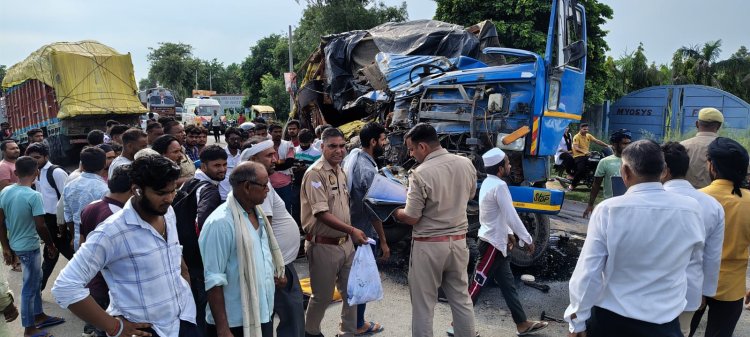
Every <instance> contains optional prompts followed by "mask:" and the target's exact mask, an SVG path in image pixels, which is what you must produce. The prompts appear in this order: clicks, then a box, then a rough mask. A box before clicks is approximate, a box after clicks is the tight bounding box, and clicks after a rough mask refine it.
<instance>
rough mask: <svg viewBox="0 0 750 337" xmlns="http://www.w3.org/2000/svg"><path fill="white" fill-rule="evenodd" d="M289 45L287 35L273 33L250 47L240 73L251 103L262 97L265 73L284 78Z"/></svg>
mask: <svg viewBox="0 0 750 337" xmlns="http://www.w3.org/2000/svg"><path fill="white" fill-rule="evenodd" d="M287 46H288V40H287V39H286V38H285V37H282V36H281V35H279V34H271V35H269V36H266V37H264V38H262V39H260V40H258V42H257V43H256V44H255V45H254V46H252V47H250V55H249V56H248V57H247V58H245V61H243V62H242V66H241V68H240V74H241V79H242V85H243V87H244V88H245V92H247V95H248V97H249V99H250V102H251V103H252V102H258V101H259V100H260V98H261V97H262V96H261V91H262V82H261V79H262V78H263V76H264V75H266V74H270V75H271V76H272V77H276V78H283V77H282V76H283V73H284V72H285V71H287V70H288V61H287V59H288V54H287V53H288V50H287ZM254 104H256V103H254ZM274 108H275V107H274Z"/></svg>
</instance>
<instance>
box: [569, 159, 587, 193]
mask: <svg viewBox="0 0 750 337" xmlns="http://www.w3.org/2000/svg"><path fill="white" fill-rule="evenodd" d="M574 160H575V163H576V174H575V175H574V176H573V182H572V183H571V185H572V186H573V187H576V186H578V183H580V182H581V180H583V179H585V178H586V173H587V172H586V171H587V168H588V164H589V156H580V157H576V158H574Z"/></svg>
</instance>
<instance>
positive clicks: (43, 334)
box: [31, 330, 55, 337]
mask: <svg viewBox="0 0 750 337" xmlns="http://www.w3.org/2000/svg"><path fill="white" fill-rule="evenodd" d="M31 337H55V336H53V335H50V334H49V332H47V331H44V330H42V331H39V332H37V333H35V334H33V335H31Z"/></svg>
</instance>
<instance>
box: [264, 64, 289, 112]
mask: <svg viewBox="0 0 750 337" xmlns="http://www.w3.org/2000/svg"><path fill="white" fill-rule="evenodd" d="M260 82H261V89H260V97H259V102H260V104H262V105H269V106H271V107H273V109H274V110H276V118H278V119H279V120H281V121H285V120H286V119H287V118H288V117H289V94H287V92H286V88H285V87H284V79H283V78H278V77H275V76H273V75H272V74H264V75H263V76H262V77H261V79H260Z"/></svg>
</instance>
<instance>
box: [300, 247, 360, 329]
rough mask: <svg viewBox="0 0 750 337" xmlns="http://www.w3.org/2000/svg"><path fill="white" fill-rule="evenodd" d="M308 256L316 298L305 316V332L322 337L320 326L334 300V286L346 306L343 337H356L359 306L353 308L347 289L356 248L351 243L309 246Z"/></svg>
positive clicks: (342, 325) (343, 312) (342, 319)
mask: <svg viewBox="0 0 750 337" xmlns="http://www.w3.org/2000/svg"><path fill="white" fill-rule="evenodd" d="M305 253H306V255H307V261H308V263H309V266H310V287H311V288H312V296H311V297H310V302H309V303H308V305H307V312H306V313H305V332H307V333H309V334H311V335H319V334H320V333H321V332H320V322H321V321H323V316H325V313H326V308H328V305H330V304H331V301H332V300H333V290H334V286H337V287H338V290H339V293H340V294H341V298H343V304H342V307H341V329H342V331H341V332H343V334H341V335H340V336H342V337H343V336H353V335H354V334H355V333H356V332H357V306H351V307H350V306H349V303H348V301H347V295H346V287H347V283H348V282H349V271H350V270H351V269H352V261H353V260H354V246H353V245H352V241H351V240H347V241H346V242H345V243H344V244H343V245H340V246H338V245H326V244H319V243H311V242H307V243H306V248H305Z"/></svg>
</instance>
